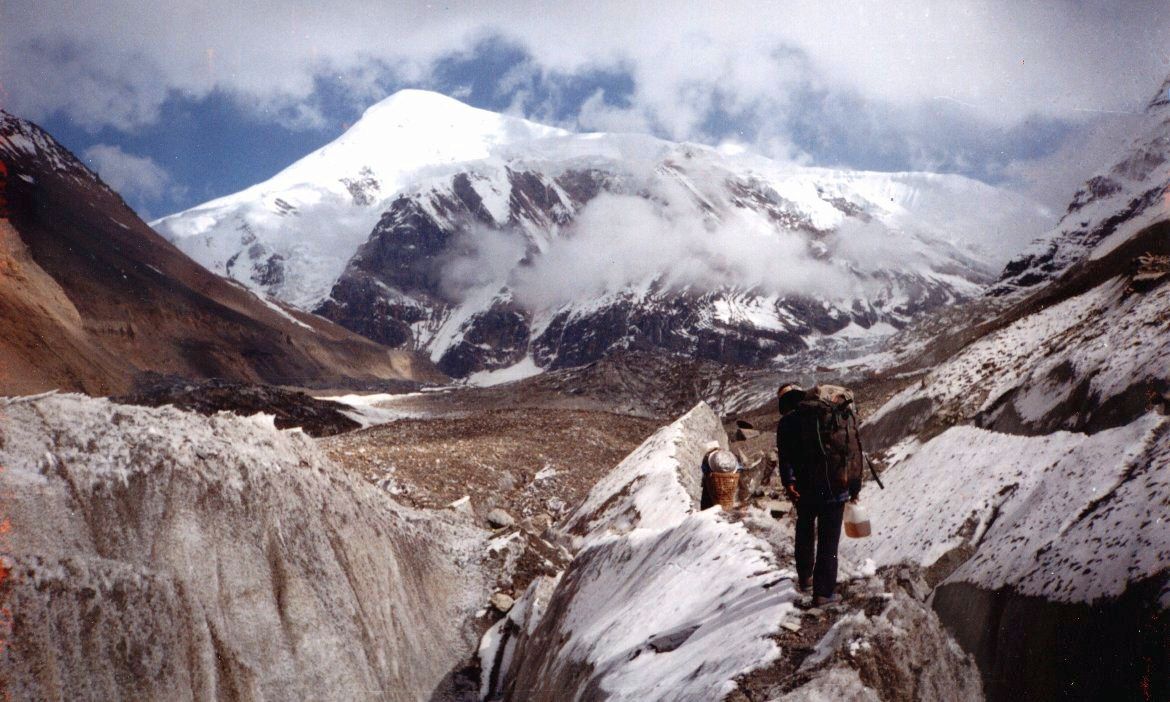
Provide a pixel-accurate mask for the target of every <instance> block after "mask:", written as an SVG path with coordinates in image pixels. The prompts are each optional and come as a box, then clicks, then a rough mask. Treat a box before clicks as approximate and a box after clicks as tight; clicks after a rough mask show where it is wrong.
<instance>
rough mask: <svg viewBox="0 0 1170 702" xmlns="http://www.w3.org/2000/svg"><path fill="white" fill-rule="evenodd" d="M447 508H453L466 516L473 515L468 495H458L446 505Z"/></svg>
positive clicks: (473, 509)
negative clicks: (456, 498)
mask: <svg viewBox="0 0 1170 702" xmlns="http://www.w3.org/2000/svg"><path fill="white" fill-rule="evenodd" d="M447 509H450V510H454V511H456V512H459V513H460V514H466V515H468V516H474V515H475V508H474V507H472V505H471V496H470V495H464V496H463V497H460V498H459V499H458V500H455V501H454V502H452V503H451V504H449V505H447Z"/></svg>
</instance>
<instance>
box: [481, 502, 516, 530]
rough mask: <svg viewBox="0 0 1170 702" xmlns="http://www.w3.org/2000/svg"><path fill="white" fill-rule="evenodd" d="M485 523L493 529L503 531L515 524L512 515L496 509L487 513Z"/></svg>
mask: <svg viewBox="0 0 1170 702" xmlns="http://www.w3.org/2000/svg"><path fill="white" fill-rule="evenodd" d="M487 523H488V525H489V526H491V528H493V529H505V528H507V527H510V526H512V525H513V524H515V523H516V520H515V519H514V518H513V517H512V515H510V514H508V513H507V512H505V511H504V510H502V509H500V508H498V507H497V508H496V509H493V510H492V511H490V512H488V513H487Z"/></svg>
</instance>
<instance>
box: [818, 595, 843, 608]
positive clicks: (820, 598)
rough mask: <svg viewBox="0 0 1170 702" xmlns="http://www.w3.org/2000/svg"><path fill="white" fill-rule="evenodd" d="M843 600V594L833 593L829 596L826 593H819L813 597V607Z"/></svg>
mask: <svg viewBox="0 0 1170 702" xmlns="http://www.w3.org/2000/svg"><path fill="white" fill-rule="evenodd" d="M840 601H841V596H840V595H838V594H836V593H833V594H832V595H829V596H828V597H825V596H824V595H817V596H816V597H814V598H813V607H824V606H825V605H831V604H837V603H838V602H840Z"/></svg>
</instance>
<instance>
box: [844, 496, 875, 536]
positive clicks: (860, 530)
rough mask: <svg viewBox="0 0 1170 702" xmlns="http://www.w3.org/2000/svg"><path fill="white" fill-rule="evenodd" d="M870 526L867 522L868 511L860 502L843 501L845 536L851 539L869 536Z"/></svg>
mask: <svg viewBox="0 0 1170 702" xmlns="http://www.w3.org/2000/svg"><path fill="white" fill-rule="evenodd" d="M871 531H872V527H871V526H870V524H869V511H868V510H866V509H865V507H862V506H861V505H860V504H854V503H852V502H846V503H845V536H848V537H849V538H851V539H861V538H865V537H866V536H869V535H870V533H871Z"/></svg>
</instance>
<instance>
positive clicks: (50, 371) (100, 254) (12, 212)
mask: <svg viewBox="0 0 1170 702" xmlns="http://www.w3.org/2000/svg"><path fill="white" fill-rule="evenodd" d="M0 165H2V166H3V168H2V169H0V173H2V174H3V176H4V177H3V178H0V196H2V197H0V205H2V206H0V329H3V333H2V334H0V394H20V393H30V392H36V391H40V390H49V389H55V388H59V389H65V390H80V391H84V392H87V393H90V394H111V393H118V392H125V391H127V390H129V389H130V387H131V385H132V382H133V378H134V376H135V375H136V374H138V373H139V372H141V371H144V370H151V371H156V372H159V373H164V374H175V375H182V376H187V377H221V378H227V379H232V380H239V381H246V382H264V383H280V384H290V385H301V386H313V385H325V384H330V385H333V386H346V385H353V384H355V383H370V382H376V381H378V380H382V379H415V380H426V379H438V378H439V377H440V376H439V374H438V373H437V371H435V370H434V369H433V367H432V366H431V365H430V364H429V362H427V361H424V360H421V359H420V358H419V357H417V356H415V355H414V354H412V353H410V352H405V351H393V350H389V349H386V348H385V347H383V346H380V345H378V344H375V343H373V342H370V341H368V340H366V339H363V338H361V337H359V336H357V335H355V334H353V333H351V332H348V331H346V330H344V329H342V328H341V327H338V326H336V325H334V324H332V323H330V322H327V321H325V320H323V319H321V318H319V317H314V316H311V315H306V314H303V313H300V312H296V311H291V310H286V309H281V308H278V307H276V306H275V305H269V304H266V303H265V302H264V301H262V300H260V299H259V298H257V297H256V296H255V295H253V294H252V293H250V292H248V291H247V290H245V289H243V288H242V287H240V286H238V285H237V284H235V283H232V282H229V281H227V280H225V279H223V278H220V277H219V276H216V275H214V274H212V273H210V272H209V271H207V270H205V269H203V268H202V267H200V266H199V265H198V264H197V263H195V262H194V261H192V260H191V259H190V258H188V257H187V256H186V255H185V254H183V253H182V252H180V251H179V250H178V249H177V248H175V247H174V246H172V245H171V244H170V243H168V242H167V241H165V240H164V239H163V238H162V237H161V236H159V235H158V234H156V233H155V232H154V231H153V230H152V229H151V228H150V227H149V226H147V225H146V223H145V222H143V221H142V220H141V219H139V218H138V216H137V215H136V214H135V213H134V212H133V210H131V209H130V208H129V207H128V206H127V205H126V203H125V202H124V201H123V200H122V198H121V197H119V196H118V194H117V193H115V192H114V191H113V190H111V189H109V188H108V187H107V186H106V185H105V184H104V183H102V182H101V180H100V179H98V177H97V176H96V175H95V174H93V173H92V172H91V171H89V170H88V169H87V168H86V167H85V166H84V165H82V164H81V163H80V162H79V161H78V160H77V159H76V158H75V157H74V156H73V155H72V154H71V153H69V151H67V150H66V149H64V148H63V147H62V146H61V145H60V144H58V143H57V142H56V141H54V140H53V138H52V137H50V136H49V135H48V134H47V133H45V132H44V131H43V130H41V129H40V128H38V127H36V126H35V125H33V124H31V123H29V122H26V121H24V120H20V119H17V118H15V117H12V116H11V115H8V114H7V113H4V112H3V111H0Z"/></svg>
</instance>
